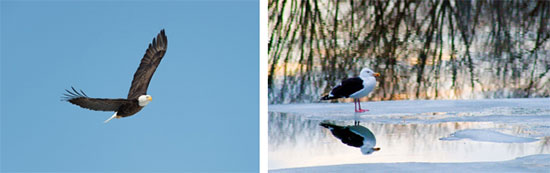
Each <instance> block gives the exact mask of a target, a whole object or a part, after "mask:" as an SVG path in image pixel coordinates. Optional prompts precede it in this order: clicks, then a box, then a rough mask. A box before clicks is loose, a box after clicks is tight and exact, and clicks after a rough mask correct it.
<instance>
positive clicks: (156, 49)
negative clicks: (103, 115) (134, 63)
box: [128, 29, 168, 99]
mask: <svg viewBox="0 0 550 173" xmlns="http://www.w3.org/2000/svg"><path fill="white" fill-rule="evenodd" d="M167 44H168V42H167V38H166V35H165V34H164V29H163V30H161V31H160V33H159V34H158V35H157V37H156V39H155V38H153V42H152V43H151V44H149V48H147V51H146V52H145V55H143V58H142V59H141V63H140V64H139V67H138V69H137V71H136V73H135V74H134V79H133V80H132V86H131V87H130V91H129V92H128V99H135V98H137V97H139V96H140V95H145V94H147V87H148V86H149V82H150V81H151V78H152V77H153V73H155V70H156V69H157V66H158V65H159V64H160V60H162V57H163V56H164V53H166V48H167Z"/></svg>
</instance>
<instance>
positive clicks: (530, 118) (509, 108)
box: [269, 98, 550, 137]
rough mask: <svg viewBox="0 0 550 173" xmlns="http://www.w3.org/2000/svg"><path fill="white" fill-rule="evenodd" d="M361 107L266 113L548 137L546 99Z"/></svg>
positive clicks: (549, 104)
mask: <svg viewBox="0 0 550 173" xmlns="http://www.w3.org/2000/svg"><path fill="white" fill-rule="evenodd" d="M362 105H363V107H364V108H367V109H369V110H370V111H369V112H366V113H360V114H358V113H355V112H354V111H353V106H354V105H353V103H311V104H281V105H269V112H284V113H293V114H299V115H302V116H304V117H307V118H309V119H330V120H353V119H357V120H361V121H369V122H379V123H390V124H410V123H412V124H428V123H443V122H495V123H507V124H517V125H521V126H525V127H527V128H529V130H532V132H533V133H532V134H531V135H530V137H541V136H550V98H529V99H485V100H406V101H377V102H363V104H362Z"/></svg>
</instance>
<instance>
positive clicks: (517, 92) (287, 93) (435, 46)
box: [268, 0, 550, 104]
mask: <svg viewBox="0 0 550 173" xmlns="http://www.w3.org/2000/svg"><path fill="white" fill-rule="evenodd" d="M268 3H269V4H268V6H269V9H268V10H269V11H268V13H269V26H268V28H269V44H268V54H269V55H268V56H269V59H268V62H269V66H268V70H269V72H268V75H269V76H268V87H269V90H268V93H269V102H270V103H272V104H273V103H296V102H317V101H318V100H319V98H320V95H322V94H324V93H328V92H329V91H330V89H331V88H332V87H333V86H335V85H336V84H338V82H340V81H341V80H342V79H345V78H347V77H351V76H355V75H357V74H358V72H359V71H360V70H361V68H363V67H369V68H371V69H372V70H374V71H375V72H379V73H380V74H381V76H380V78H379V79H378V87H377V88H376V89H375V90H374V91H373V94H371V97H369V98H363V99H368V100H400V99H478V98H523V97H548V96H550V74H549V73H548V72H549V71H550V56H549V55H550V51H549V49H550V43H549V42H548V38H550V32H549V29H550V23H549V21H550V14H549V13H550V1H544V0H541V1H524V0H509V1H500V0H495V1H480V0H470V1H468V0H465V1H462V0H425V1H422V0H419V1H414V0H409V1H380V0H357V1H349V0H322V1H319V0H279V1H275V0H269V2H268ZM340 101H346V100H340ZM363 101H364V100H363Z"/></svg>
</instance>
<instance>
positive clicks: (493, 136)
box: [440, 129, 538, 143]
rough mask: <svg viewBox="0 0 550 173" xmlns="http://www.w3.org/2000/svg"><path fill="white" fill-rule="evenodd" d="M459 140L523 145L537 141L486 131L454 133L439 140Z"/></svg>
mask: <svg viewBox="0 0 550 173" xmlns="http://www.w3.org/2000/svg"><path fill="white" fill-rule="evenodd" d="M461 139H470V140H473V141H481V142H500V143H524V142H534V141H538V139H535V138H525V137H517V136H513V135H509V134H504V133H500V132H495V131H491V130H486V129H466V130H460V131H457V132H454V133H453V134H451V135H450V136H449V137H444V138H441V139H440V140H447V141H454V140H461Z"/></svg>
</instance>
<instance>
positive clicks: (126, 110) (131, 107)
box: [116, 99, 143, 117]
mask: <svg viewBox="0 0 550 173" xmlns="http://www.w3.org/2000/svg"><path fill="white" fill-rule="evenodd" d="M141 109H143V106H139V104H138V101H137V99H134V100H132V103H125V104H122V105H120V108H118V111H117V113H116V114H117V115H118V116H121V117H127V116H130V115H134V114H136V113H138V112H139V111H141Z"/></svg>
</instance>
